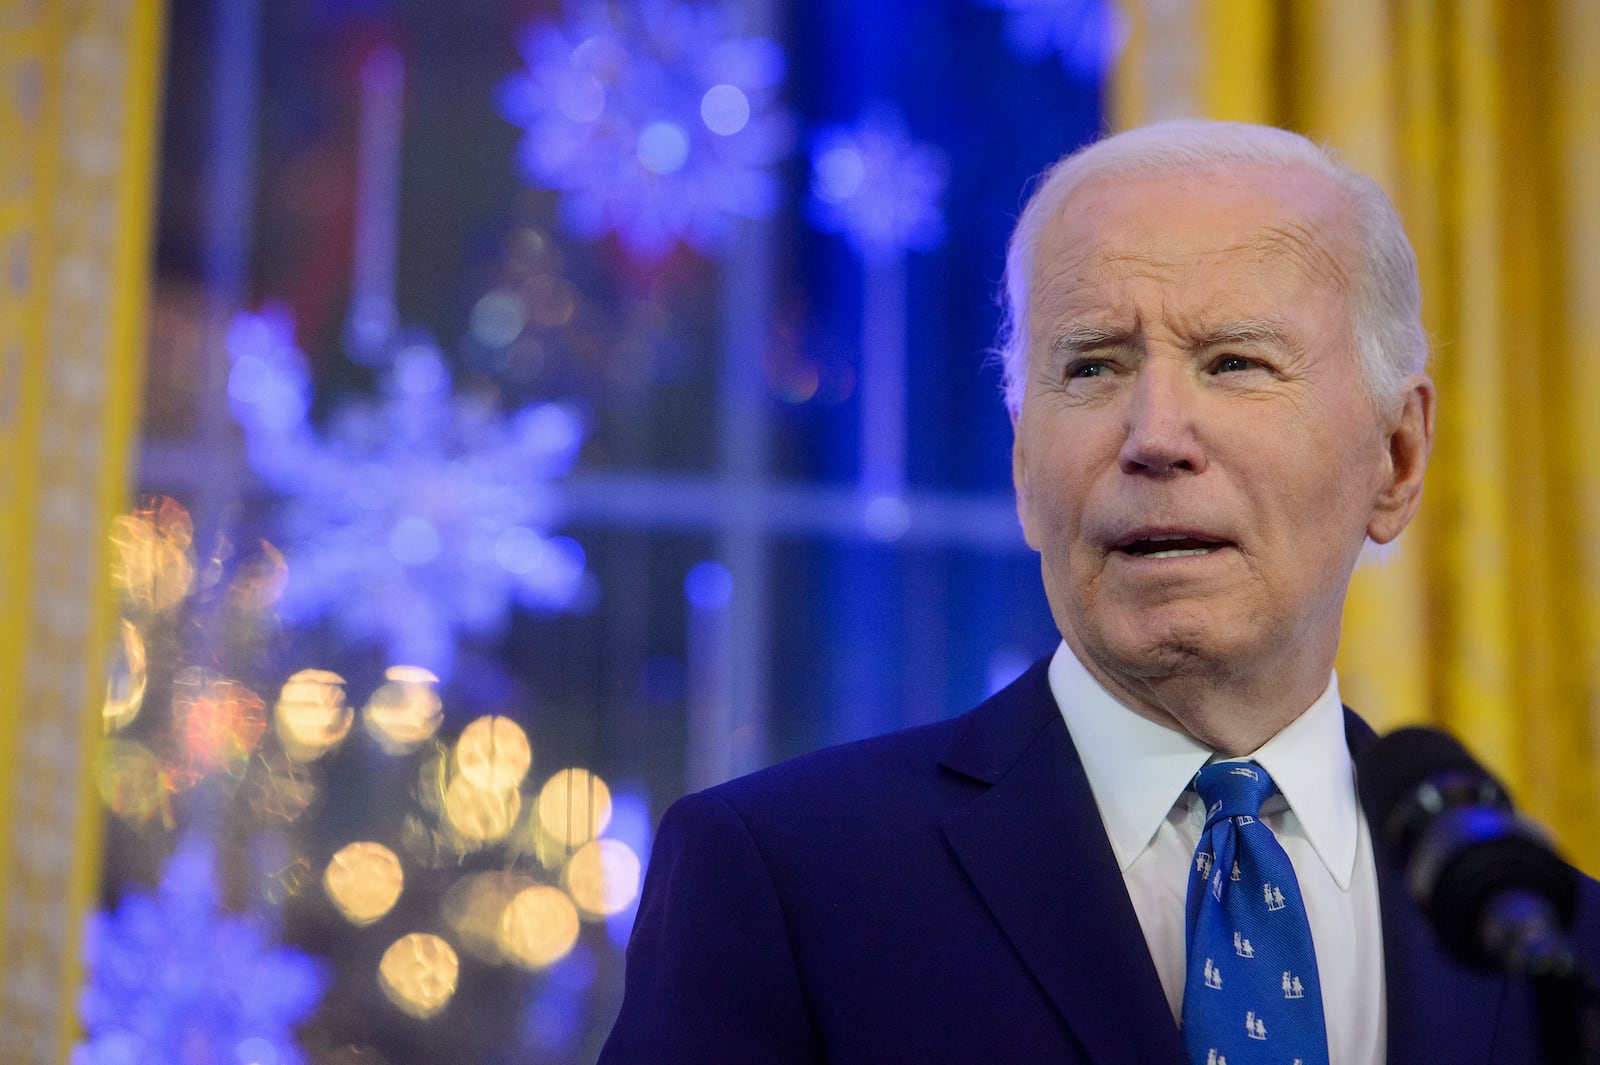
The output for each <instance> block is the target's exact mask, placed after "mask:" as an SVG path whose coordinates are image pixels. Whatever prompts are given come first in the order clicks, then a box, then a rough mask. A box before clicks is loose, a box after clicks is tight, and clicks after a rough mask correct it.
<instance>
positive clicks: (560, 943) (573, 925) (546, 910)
mask: <svg viewBox="0 0 1600 1065" xmlns="http://www.w3.org/2000/svg"><path fill="white" fill-rule="evenodd" d="M577 941H578V910H577V907H575V906H574V905H573V904H572V900H571V899H569V898H568V897H567V895H566V893H565V892H563V891H561V890H560V889H559V888H553V887H550V886H548V885H545V884H535V885H533V886H532V887H528V888H524V889H523V890H521V891H519V892H518V893H517V895H516V897H515V898H513V899H512V900H511V902H510V903H508V904H507V906H506V908H505V912H504V913H503V914H501V916H500V949H501V951H502V952H503V953H504V954H505V956H506V957H507V958H509V959H510V960H511V961H513V962H515V963H517V964H518V965H520V966H522V967H523V968H525V969H543V968H545V967H546V966H549V965H553V964H555V963H556V962H558V961H560V960H561V959H562V958H563V957H565V956H566V953H567V952H568V951H569V950H571V949H572V946H573V944H574V943H576V942H577Z"/></svg>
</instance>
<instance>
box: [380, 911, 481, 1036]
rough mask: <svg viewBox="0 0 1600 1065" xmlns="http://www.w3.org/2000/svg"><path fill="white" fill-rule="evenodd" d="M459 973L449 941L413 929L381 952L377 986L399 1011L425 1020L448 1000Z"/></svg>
mask: <svg viewBox="0 0 1600 1065" xmlns="http://www.w3.org/2000/svg"><path fill="white" fill-rule="evenodd" d="M460 972H461V962H460V959H458V958H457V957H456V952H455V951H454V950H452V949H451V947H450V944H448V943H446V942H445V941H444V940H443V939H441V938H439V937H438V936H436V935H431V934H429V933H427V932H413V933H411V934H410V935H408V936H402V937H401V938H399V939H397V940H395V941H394V943H393V944H391V945H390V947H389V949H388V950H386V951H384V952H383V960H382V961H380V962H379V963H378V986H379V987H381V988H382V989H383V993H384V994H385V995H386V996H388V999H389V1001H390V1002H393V1003H394V1004H395V1006H396V1007H398V1008H399V1009H400V1010H402V1011H403V1012H405V1013H409V1014H410V1015H411V1016H413V1017H416V1018H419V1019H422V1020H426V1019H427V1018H429V1017H433V1016H435V1015H436V1014H438V1013H439V1011H440V1010H442V1009H444V1008H445V1006H447V1005H448V1004H449V1003H450V999H451V997H452V996H453V995H455V993H456V982H457V978H458V977H459V975H460Z"/></svg>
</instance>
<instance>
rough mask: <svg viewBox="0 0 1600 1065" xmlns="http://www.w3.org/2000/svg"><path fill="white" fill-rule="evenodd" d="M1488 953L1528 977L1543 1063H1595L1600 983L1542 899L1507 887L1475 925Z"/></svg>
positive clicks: (1599, 1064) (1599, 1042)
mask: <svg viewBox="0 0 1600 1065" xmlns="http://www.w3.org/2000/svg"><path fill="white" fill-rule="evenodd" d="M1479 930H1480V935H1481V939H1480V941H1481V942H1482V943H1483V945H1484V946H1485V948H1486V949H1487V951H1488V953H1489V954H1490V955H1492V956H1493V957H1496V958H1498V959H1499V960H1500V961H1501V963H1502V964H1503V966H1504V969H1505V971H1507V972H1509V973H1510V974H1511V975H1512V976H1513V977H1521V978H1524V979H1526V980H1527V981H1528V983H1529V986H1530V987H1531V988H1532V990H1533V996H1534V1005H1535V1009H1536V1011H1537V1014H1538V1018H1539V1045H1540V1049H1541V1050H1542V1054H1541V1057H1542V1058H1543V1060H1544V1061H1545V1063H1546V1065H1600V983H1597V982H1596V981H1595V978H1594V977H1593V976H1592V975H1591V974H1589V973H1588V972H1587V971H1585V969H1584V968H1583V964H1582V962H1581V961H1579V959H1578V956H1577V952H1576V951H1574V950H1573V948H1572V944H1571V942H1570V941H1569V940H1568V938H1567V936H1566V933H1565V932H1564V931H1563V929H1562V926H1561V922H1560V919H1559V918H1558V916H1557V914H1556V911H1555V909H1554V907H1552V906H1551V905H1550V902H1549V900H1548V899H1546V898H1544V897H1543V896H1541V895H1538V894H1536V893H1534V892H1532V891H1525V890H1524V891H1508V892H1506V893H1504V894H1503V895H1501V896H1499V897H1497V898H1495V899H1494V900H1493V901H1492V902H1491V903H1490V904H1489V905H1488V906H1487V907H1486V908H1485V911H1484V913H1483V916H1482V920H1481V924H1480V925H1479Z"/></svg>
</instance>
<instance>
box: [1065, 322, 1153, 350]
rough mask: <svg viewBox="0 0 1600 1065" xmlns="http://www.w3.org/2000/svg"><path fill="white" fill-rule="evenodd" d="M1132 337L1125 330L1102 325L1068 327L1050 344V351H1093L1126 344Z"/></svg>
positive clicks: (1131, 334)
mask: <svg viewBox="0 0 1600 1065" xmlns="http://www.w3.org/2000/svg"><path fill="white" fill-rule="evenodd" d="M1132 337H1133V333H1131V332H1130V331H1129V330H1127V329H1118V328H1114V327H1111V326H1103V325H1083V324H1077V325H1068V326H1066V327H1065V328H1064V329H1062V330H1061V331H1060V332H1059V333H1057V334H1056V336H1055V339H1054V340H1052V341H1051V342H1050V350H1051V351H1052V352H1055V353H1061V352H1069V351H1093V350H1095V349H1096V348H1107V347H1111V346H1112V345H1113V344H1122V343H1126V342H1127V341H1128V340H1130V339H1132Z"/></svg>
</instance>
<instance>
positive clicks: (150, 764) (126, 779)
mask: <svg viewBox="0 0 1600 1065" xmlns="http://www.w3.org/2000/svg"><path fill="white" fill-rule="evenodd" d="M95 784H96V786H97V788H98V789H99V792H100V799H101V801H102V802H104V803H105V804H106V808H107V809H109V810H110V811H111V812H112V813H114V814H116V815H117V816H118V817H120V818H122V819H123V820H124V821H126V822H127V823H128V824H130V825H133V826H135V827H138V826H140V825H143V824H144V823H145V822H147V821H149V820H150V818H152V817H154V816H155V815H156V813H157V812H159V811H162V810H163V809H164V808H165V807H166V802H167V779H166V771H165V770H164V769H163V768H162V766H161V760H160V759H158V758H157V757H156V756H155V753H154V752H153V751H151V750H150V748H148V747H146V746H145V745H144V744H142V743H135V742H133V741H132V740H123V739H112V740H108V741H107V742H106V744H105V746H104V747H103V748H102V749H101V752H100V762H99V767H98V772H96V774H95Z"/></svg>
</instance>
